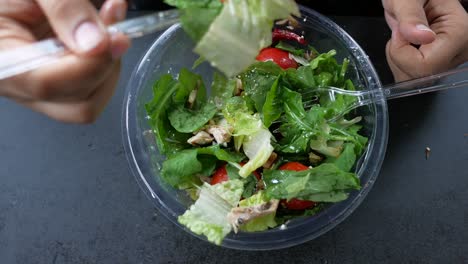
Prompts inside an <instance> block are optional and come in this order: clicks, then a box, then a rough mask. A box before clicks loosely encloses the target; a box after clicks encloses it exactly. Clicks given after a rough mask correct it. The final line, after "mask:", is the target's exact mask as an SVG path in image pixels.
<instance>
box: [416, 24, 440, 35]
mask: <svg viewBox="0 0 468 264" xmlns="http://www.w3.org/2000/svg"><path fill="white" fill-rule="evenodd" d="M416 29H418V30H423V31H429V32H432V33H434V31H432V29H430V28H429V27H428V26H426V25H424V24H419V25H416ZM434 34H435V33H434Z"/></svg>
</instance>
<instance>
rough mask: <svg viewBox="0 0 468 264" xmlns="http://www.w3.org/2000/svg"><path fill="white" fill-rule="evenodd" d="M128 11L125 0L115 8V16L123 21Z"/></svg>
mask: <svg viewBox="0 0 468 264" xmlns="http://www.w3.org/2000/svg"><path fill="white" fill-rule="evenodd" d="M126 13H127V8H126V5H125V3H124V2H122V3H121V4H118V5H117V6H116V8H115V10H114V17H115V19H116V20H117V21H122V20H124V19H125V15H126Z"/></svg>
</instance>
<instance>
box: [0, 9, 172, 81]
mask: <svg viewBox="0 0 468 264" xmlns="http://www.w3.org/2000/svg"><path fill="white" fill-rule="evenodd" d="M178 17H179V13H178V11H177V10H176V9H172V10H167V11H161V12H156V13H153V14H150V15H146V16H142V17H137V18H133V19H129V20H125V21H122V22H120V23H117V24H114V25H111V26H109V27H108V28H107V31H108V32H109V33H111V34H112V33H116V32H120V33H123V34H125V35H126V36H128V37H129V38H138V37H142V36H145V35H147V34H150V33H154V32H157V31H159V30H162V29H164V28H167V27H169V26H171V25H172V24H174V23H176V22H177V21H178ZM68 53H69V51H68V49H67V48H66V47H65V45H64V44H63V43H62V42H61V41H60V40H58V39H56V38H51V39H46V40H42V41H39V42H36V43H34V44H30V45H26V46H23V47H20V48H16V49H13V50H6V51H2V52H0V80H3V79H6V78H9V77H12V76H15V75H18V74H21V73H25V72H28V71H31V70H34V69H37V68H40V67H42V66H45V65H48V64H50V63H53V62H55V61H57V60H58V59H59V58H60V57H62V56H63V55H66V54H68Z"/></svg>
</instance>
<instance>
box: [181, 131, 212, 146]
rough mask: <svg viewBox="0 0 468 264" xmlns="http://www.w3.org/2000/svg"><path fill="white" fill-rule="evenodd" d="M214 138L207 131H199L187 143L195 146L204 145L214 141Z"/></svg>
mask: <svg viewBox="0 0 468 264" xmlns="http://www.w3.org/2000/svg"><path fill="white" fill-rule="evenodd" d="M213 140H214V138H213V137H212V136H211V135H210V134H208V133H206V132H205V131H199V132H197V133H196V134H195V136H193V137H191V138H189V139H188V140H187V143H189V144H190V145H193V146H197V145H198V146H202V145H206V144H210V143H211V142H213Z"/></svg>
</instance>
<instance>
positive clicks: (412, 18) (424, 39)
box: [388, 0, 435, 45]
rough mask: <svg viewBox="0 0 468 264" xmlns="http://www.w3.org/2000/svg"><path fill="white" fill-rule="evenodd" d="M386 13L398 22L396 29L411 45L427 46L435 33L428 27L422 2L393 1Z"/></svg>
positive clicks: (415, 0) (417, 0) (418, 0)
mask: <svg viewBox="0 0 468 264" xmlns="http://www.w3.org/2000/svg"><path fill="white" fill-rule="evenodd" d="M390 2H391V4H390V5H389V6H388V8H389V10H388V12H389V13H390V14H392V15H393V16H394V17H395V19H396V20H397V21H398V29H399V31H400V33H401V35H402V36H403V38H404V39H405V40H407V41H408V42H410V43H412V44H416V45H423V44H429V43H431V42H433V41H434V40H435V33H434V31H432V30H431V28H430V27H429V23H428V21H427V17H426V12H425V10H424V2H425V1H423V0H410V1H401V0H393V1H390Z"/></svg>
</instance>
